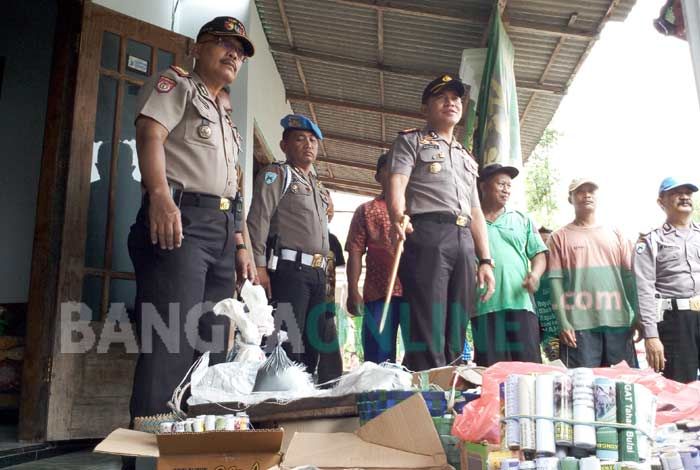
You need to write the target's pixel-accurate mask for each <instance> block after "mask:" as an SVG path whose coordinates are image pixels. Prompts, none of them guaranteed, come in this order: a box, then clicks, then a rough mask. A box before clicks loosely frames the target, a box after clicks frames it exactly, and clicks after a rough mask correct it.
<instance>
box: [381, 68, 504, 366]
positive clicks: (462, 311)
mask: <svg viewBox="0 0 700 470" xmlns="http://www.w3.org/2000/svg"><path fill="white" fill-rule="evenodd" d="M465 91H466V90H465V86H464V84H463V83H462V82H461V81H460V80H458V79H457V78H455V77H452V76H451V75H442V76H440V77H438V78H436V79H435V80H433V81H432V82H430V83H429V84H428V86H427V87H426V88H425V90H424V91H423V97H422V106H421V110H422V111H423V113H424V114H425V115H426V119H427V125H426V127H425V128H423V129H409V130H406V131H403V132H401V133H400V135H399V136H398V137H397V138H396V140H395V141H394V143H393V145H392V148H391V150H390V152H389V159H390V161H391V166H390V172H391V177H390V183H389V191H388V196H387V201H388V206H389V217H390V219H391V222H392V227H393V230H394V233H395V237H396V238H397V239H404V238H405V240H406V243H405V252H404V254H403V257H402V259H401V265H400V267H399V277H400V279H401V284H402V286H403V289H404V297H405V298H406V299H407V300H408V303H409V306H410V312H409V315H408V318H406V315H405V313H403V312H402V314H401V330H402V332H403V335H404V345H405V348H406V355H405V358H404V364H405V365H406V367H408V368H409V369H412V370H424V369H429V368H433V367H440V366H444V365H445V364H449V363H451V362H452V361H454V360H455V359H457V358H459V357H460V353H461V351H462V346H463V344H464V337H465V332H466V328H467V321H468V318H469V312H472V311H473V309H474V306H475V304H474V301H475V287H476V283H477V280H478V285H479V288H480V289H481V293H482V300H487V299H488V298H490V297H491V295H493V292H494V289H495V281H494V277H493V261H492V260H491V257H490V255H489V243H488V236H487V232H486V222H485V219H484V214H483V213H482V211H481V205H480V203H479V196H478V192H477V183H476V179H477V176H478V171H477V169H478V167H477V163H476V161H475V160H474V159H473V158H472V157H471V155H469V152H467V150H466V149H465V148H464V147H463V146H462V145H461V144H460V143H459V142H457V139H456V138H455V136H454V128H455V126H456V125H457V123H458V122H459V121H460V119H461V117H462V104H463V103H462V100H463V97H464V95H465ZM404 215H409V216H410V222H409V224H408V226H407V227H406V229H405V232H404V230H403V228H402V226H401V221H402V220H403V217H404ZM475 251H476V254H477V255H478V256H479V261H478V268H477V267H476V266H477V262H476V260H475V257H474V256H475ZM407 319H408V323H407V322H406V320H407Z"/></svg>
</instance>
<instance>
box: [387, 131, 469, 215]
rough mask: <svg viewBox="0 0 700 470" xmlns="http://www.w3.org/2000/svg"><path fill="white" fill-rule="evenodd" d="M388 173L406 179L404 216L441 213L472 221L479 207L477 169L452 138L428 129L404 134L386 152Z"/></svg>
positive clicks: (461, 147) (465, 151)
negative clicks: (472, 212) (474, 211)
mask: <svg viewBox="0 0 700 470" xmlns="http://www.w3.org/2000/svg"><path fill="white" fill-rule="evenodd" d="M389 161H390V167H389V168H390V171H391V173H398V174H401V175H406V176H408V177H409V180H408V186H407V187H406V212H407V213H408V214H409V215H417V214H422V213H426V212H444V213H451V214H454V215H455V216H457V215H462V216H468V217H471V210H472V208H473V207H479V195H478V192H477V184H476V178H477V177H478V165H477V163H476V161H475V160H474V159H473V158H472V157H471V155H469V152H467V150H466V149H465V148H464V147H463V146H462V145H461V144H460V143H459V142H457V140H456V139H455V138H454V137H453V138H452V142H447V141H446V140H445V139H443V138H442V137H440V136H439V135H438V134H437V133H436V132H435V131H432V130H430V129H428V128H426V129H422V130H418V129H411V130H408V131H403V132H401V133H400V134H399V136H398V137H397V138H396V140H394V143H393V145H392V147H391V150H390V151H389Z"/></svg>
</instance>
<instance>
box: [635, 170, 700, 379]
mask: <svg viewBox="0 0 700 470" xmlns="http://www.w3.org/2000/svg"><path fill="white" fill-rule="evenodd" d="M697 191H698V187H697V186H696V185H695V184H693V183H690V182H689V181H688V180H687V179H677V178H673V177H669V178H666V179H664V180H663V181H662V182H661V186H660V187H659V198H658V204H659V206H661V208H662V209H663V211H664V212H665V213H666V222H665V223H664V224H663V225H662V226H661V227H659V228H657V229H655V230H652V231H651V232H649V233H646V234H642V236H641V237H640V238H639V240H638V241H637V244H636V246H635V249H634V253H633V254H632V269H633V270H634V275H635V278H636V281H637V297H638V301H639V317H640V323H641V330H642V335H643V337H644V346H645V349H646V354H647V361H648V362H649V365H650V366H651V367H653V368H654V370H656V371H663V374H664V376H666V377H667V378H669V379H672V380H676V381H678V382H685V383H689V382H693V381H695V380H697V378H698V367H699V366H700V225H698V224H697V223H695V222H692V221H691V217H692V215H693V193H695V192H697Z"/></svg>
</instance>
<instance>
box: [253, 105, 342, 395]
mask: <svg viewBox="0 0 700 470" xmlns="http://www.w3.org/2000/svg"><path fill="white" fill-rule="evenodd" d="M281 124H282V127H283V128H284V132H283V134H282V141H281V142H280V147H281V148H282V151H283V152H284V153H285V155H286V157H287V161H286V162H284V163H274V164H272V165H270V166H267V167H266V168H264V169H262V170H261V171H260V174H259V175H258V177H257V178H256V180H255V186H254V193H253V201H252V204H251V207H250V214H249V215H248V231H249V233H250V238H251V243H252V245H253V255H254V256H253V258H254V260H255V265H256V267H257V271H258V278H259V280H260V284H261V285H263V286H264V287H265V288H266V290H267V292H268V295H269V296H270V298H271V299H272V300H273V302H276V303H277V307H278V310H277V313H276V315H281V314H282V313H281V312H282V308H283V307H282V306H283V305H285V304H287V305H291V308H292V310H293V316H294V318H293V319H290V318H284V319H283V320H282V321H285V322H287V323H288V322H289V321H290V320H294V321H295V322H296V328H294V327H290V325H289V324H287V329H288V331H289V335H290V342H289V343H285V345H284V347H285V349H286V350H287V354H288V355H289V357H290V358H291V359H292V360H294V361H296V362H299V363H302V364H304V365H305V366H306V368H307V371H308V372H309V373H312V374H313V373H314V371H315V370H316V366H317V364H318V359H319V350H322V351H327V352H332V351H333V350H336V351H337V350H338V345H337V342H338V340H337V332H333V333H334V334H331V335H329V334H327V333H328V332H327V331H326V334H324V328H327V327H328V326H330V325H329V322H327V321H326V320H327V316H328V313H327V312H326V310H327V309H326V305H325V298H326V272H325V270H326V267H327V262H328V255H329V253H330V246H329V241H328V215H327V211H328V207H329V205H330V202H329V199H328V193H327V191H325V189H324V188H323V187H322V186H321V183H320V182H319V180H318V179H317V177H316V176H315V175H314V173H313V172H312V167H313V163H314V162H315V161H316V156H317V154H318V145H319V141H320V140H321V139H323V135H322V134H321V130H320V129H319V128H318V126H317V125H316V124H315V123H314V122H313V121H311V120H310V119H308V118H307V117H305V116H301V115H293V114H292V115H288V116H286V117H285V118H283V119H282V121H281ZM331 314H332V313H331ZM333 328H335V326H334V324H333ZM297 331H298V332H299V333H301V338H299V339H300V340H301V341H297V340H295V338H294V332H297ZM324 340H325V341H324ZM300 343H301V344H300ZM321 343H324V344H321ZM302 346H303V347H302ZM324 370H325V369H324V368H319V371H318V372H319V375H318V381H319V383H322V382H326V381H328V380H330V379H332V378H335V377H330V376H327V375H326V374H324V373H323V372H324Z"/></svg>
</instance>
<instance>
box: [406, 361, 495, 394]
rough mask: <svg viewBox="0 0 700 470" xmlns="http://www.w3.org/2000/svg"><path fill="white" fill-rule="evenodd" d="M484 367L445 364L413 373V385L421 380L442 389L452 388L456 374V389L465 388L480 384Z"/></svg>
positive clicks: (419, 383)
mask: <svg viewBox="0 0 700 470" xmlns="http://www.w3.org/2000/svg"><path fill="white" fill-rule="evenodd" d="M484 370H486V369H485V368H484V367H468V366H445V367H436V368H435V369H428V370H423V371H420V372H414V373H413V385H415V386H416V387H420V386H421V380H423V381H425V382H426V383H427V384H433V385H438V386H439V387H440V388H442V389H443V390H452V384H453V383H454V379H455V375H456V376H457V383H456V385H455V389H456V390H467V389H469V388H471V387H472V386H475V385H481V383H482V377H481V374H482V373H483V372H484Z"/></svg>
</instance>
